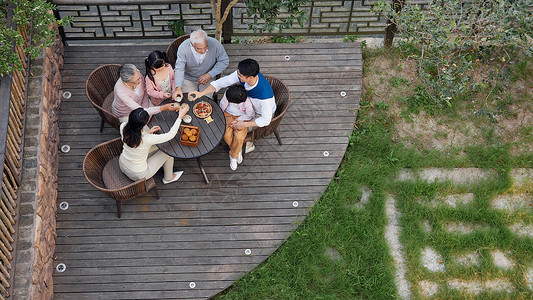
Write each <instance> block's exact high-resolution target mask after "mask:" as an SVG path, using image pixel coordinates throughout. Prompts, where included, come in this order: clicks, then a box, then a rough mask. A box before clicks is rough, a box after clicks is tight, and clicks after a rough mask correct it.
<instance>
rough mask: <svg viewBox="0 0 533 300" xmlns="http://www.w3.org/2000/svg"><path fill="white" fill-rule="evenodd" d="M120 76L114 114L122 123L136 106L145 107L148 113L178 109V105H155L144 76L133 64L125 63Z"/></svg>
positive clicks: (120, 70)
mask: <svg viewBox="0 0 533 300" xmlns="http://www.w3.org/2000/svg"><path fill="white" fill-rule="evenodd" d="M119 75H120V78H119V79H118V80H117V83H116V84H115V90H114V92H115V98H114V99H113V104H112V110H113V114H114V115H115V116H117V117H118V119H119V121H120V122H121V123H123V122H127V121H128V116H129V114H130V112H131V111H133V110H134V109H136V108H139V107H142V108H144V109H145V110H146V111H147V112H148V114H150V115H154V114H157V113H160V112H161V111H165V110H169V111H170V110H173V111H175V110H177V109H178V108H179V107H178V106H173V105H172V104H165V105H162V106H154V105H152V103H151V102H150V98H149V97H148V94H147V93H146V88H145V83H144V77H143V76H142V75H141V72H139V70H138V69H137V67H135V66H134V65H132V64H124V65H122V66H121V67H120V69H119Z"/></svg>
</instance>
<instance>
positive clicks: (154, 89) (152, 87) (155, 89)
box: [145, 64, 176, 105]
mask: <svg viewBox="0 0 533 300" xmlns="http://www.w3.org/2000/svg"><path fill="white" fill-rule="evenodd" d="M167 68H168V74H169V75H170V86H171V87H172V92H174V90H175V89H176V86H175V81H174V69H172V66H171V65H170V64H167ZM145 78H146V80H145V81H146V92H147V93H148V95H149V96H150V99H152V103H153V104H155V105H159V104H160V103H161V102H163V100H165V99H164V98H163V92H162V91H161V87H160V86H159V83H154V82H153V81H152V80H150V78H148V75H146V77H145ZM172 92H171V93H172Z"/></svg>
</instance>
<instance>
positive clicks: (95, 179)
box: [83, 137, 159, 218]
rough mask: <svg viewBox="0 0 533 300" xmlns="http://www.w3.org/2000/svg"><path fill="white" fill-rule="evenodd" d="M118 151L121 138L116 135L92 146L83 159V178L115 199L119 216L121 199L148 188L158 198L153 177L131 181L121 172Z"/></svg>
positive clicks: (136, 194)
mask: <svg viewBox="0 0 533 300" xmlns="http://www.w3.org/2000/svg"><path fill="white" fill-rule="evenodd" d="M120 153H122V140H121V138H119V137H118V138H116V139H112V140H110V141H107V142H105V143H102V144H100V145H97V146H96V147H94V148H92V149H91V150H90V151H89V153H87V155H86V156H85V159H84V160H83V173H84V174H85V178H86V179H87V181H89V183H90V184H92V185H93V186H94V187H95V188H97V189H98V190H99V191H101V192H102V193H104V194H106V195H107V196H109V197H111V198H113V199H115V200H116V204H117V216H118V217H119V218H120V217H121V215H122V212H121V203H122V201H126V200H130V199H133V198H135V197H137V196H139V195H142V194H144V193H146V192H148V191H149V190H150V189H153V190H154V194H155V197H156V198H157V199H159V193H158V192H157V189H156V185H155V181H154V179H153V178H150V179H148V180H146V179H142V180H138V181H133V180H131V179H129V178H128V177H127V176H126V175H124V173H122V171H121V170H120V167H119V165H118V159H119V156H120Z"/></svg>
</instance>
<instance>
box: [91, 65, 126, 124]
mask: <svg viewBox="0 0 533 300" xmlns="http://www.w3.org/2000/svg"><path fill="white" fill-rule="evenodd" d="M119 68H120V65H117V64H112V65H103V66H100V67H98V68H96V70H94V71H92V72H91V74H90V75H89V77H87V82H86V83H85V93H86V94H87V98H89V101H91V103H92V105H93V106H94V108H96V111H98V114H99V115H100V117H101V118H102V122H101V123H100V132H102V130H103V129H104V123H107V124H109V125H111V126H112V127H114V128H116V129H117V130H118V129H119V127H120V122H119V120H118V118H117V116H115V115H114V114H113V113H112V109H111V105H112V104H113V98H114V95H115V93H114V92H113V90H114V88H115V83H116V82H117V80H118V78H119V74H118V70H119Z"/></svg>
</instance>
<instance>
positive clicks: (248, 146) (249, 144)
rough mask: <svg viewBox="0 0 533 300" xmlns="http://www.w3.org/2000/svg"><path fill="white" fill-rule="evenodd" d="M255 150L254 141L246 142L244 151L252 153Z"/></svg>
mask: <svg viewBox="0 0 533 300" xmlns="http://www.w3.org/2000/svg"><path fill="white" fill-rule="evenodd" d="M254 150H255V145H254V143H252V142H246V150H244V153H250V152H252V151H254Z"/></svg>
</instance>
